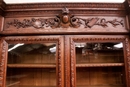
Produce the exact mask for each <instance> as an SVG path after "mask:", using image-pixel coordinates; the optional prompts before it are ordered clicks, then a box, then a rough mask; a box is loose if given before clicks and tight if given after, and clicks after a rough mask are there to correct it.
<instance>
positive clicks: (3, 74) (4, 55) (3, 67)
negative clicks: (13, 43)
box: [0, 41, 7, 87]
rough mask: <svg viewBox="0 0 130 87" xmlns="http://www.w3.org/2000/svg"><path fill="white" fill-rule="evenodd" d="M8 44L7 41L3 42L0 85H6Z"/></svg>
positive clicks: (0, 58) (0, 59) (0, 86)
mask: <svg viewBox="0 0 130 87" xmlns="http://www.w3.org/2000/svg"><path fill="white" fill-rule="evenodd" d="M6 46H7V43H6V42H5V41H2V42H1V57H0V87H3V86H4V81H5V80H4V78H5V77H4V76H5V73H6V72H5V70H6V50H7V49H6Z"/></svg>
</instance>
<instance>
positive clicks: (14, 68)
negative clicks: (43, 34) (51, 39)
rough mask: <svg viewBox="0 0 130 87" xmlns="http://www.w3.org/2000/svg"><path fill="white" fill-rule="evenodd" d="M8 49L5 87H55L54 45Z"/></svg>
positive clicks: (30, 45)
mask: <svg viewBox="0 0 130 87" xmlns="http://www.w3.org/2000/svg"><path fill="white" fill-rule="evenodd" d="M8 48H9V49H8V64H7V76H6V87H56V43H44V44H24V43H19V44H9V47H8Z"/></svg>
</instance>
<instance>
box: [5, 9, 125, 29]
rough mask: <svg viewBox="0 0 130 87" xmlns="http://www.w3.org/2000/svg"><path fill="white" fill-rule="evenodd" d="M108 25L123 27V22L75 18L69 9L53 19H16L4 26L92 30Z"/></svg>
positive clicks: (63, 10)
mask: <svg viewBox="0 0 130 87" xmlns="http://www.w3.org/2000/svg"><path fill="white" fill-rule="evenodd" d="M109 24H111V25H112V26H113V27H116V26H118V25H121V26H122V27H124V22H123V20H118V19H113V20H109V21H108V20H106V19H105V18H87V19H84V18H79V17H75V16H74V15H72V14H70V12H69V9H67V8H63V9H62V13H61V14H59V15H57V16H56V17H55V18H48V19H43V18H38V19H35V18H32V19H24V20H22V21H20V20H18V19H14V20H13V21H9V22H7V24H6V27H7V28H10V26H13V27H16V28H17V29H19V28H28V27H33V28H35V29H44V28H48V27H51V28H52V29H55V28H60V27H62V28H68V27H73V28H78V27H80V26H81V25H83V26H84V28H92V27H93V26H94V25H98V26H102V27H104V28H105V27H108V26H109Z"/></svg>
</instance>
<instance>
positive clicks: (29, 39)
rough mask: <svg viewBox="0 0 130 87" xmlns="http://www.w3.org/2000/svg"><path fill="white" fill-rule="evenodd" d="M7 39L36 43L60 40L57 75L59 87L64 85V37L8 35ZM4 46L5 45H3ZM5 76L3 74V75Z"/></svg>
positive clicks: (8, 40) (12, 41) (10, 41)
mask: <svg viewBox="0 0 130 87" xmlns="http://www.w3.org/2000/svg"><path fill="white" fill-rule="evenodd" d="M5 40H6V41H7V42H9V43H14V42H15V43H20V42H22V43H24V42H25V43H26V42H27V43H32V42H33V43H35V42H37V43H38V42H39V43H43V42H58V43H57V47H58V52H57V64H56V65H57V73H58V74H57V75H58V77H57V80H58V81H57V87H63V83H62V82H63V81H62V80H63V71H62V68H63V66H62V63H63V58H62V57H63V56H62V55H63V52H62V49H61V48H62V38H61V37H59V36H50V37H49V36H44V37H26V38H25V37H17V38H15V37H7V38H5ZM3 48H4V47H3ZM3 51H5V50H3ZM3 55H5V54H4V53H3ZM2 58H3V59H4V58H5V57H4V56H3V57H2ZM2 76H3V75H2Z"/></svg>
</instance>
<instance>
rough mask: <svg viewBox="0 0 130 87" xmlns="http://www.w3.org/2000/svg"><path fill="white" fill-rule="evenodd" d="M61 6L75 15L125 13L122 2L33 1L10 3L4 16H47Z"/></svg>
mask: <svg viewBox="0 0 130 87" xmlns="http://www.w3.org/2000/svg"><path fill="white" fill-rule="evenodd" d="M63 7H67V8H69V10H70V11H71V13H72V14H75V15H94V14H95V15H98V14H100V15H108V14H109V15H125V7H124V4H123V3H120V4H119V3H35V4H10V5H7V6H6V10H5V16H6V17H12V16H22V17H23V16H48V14H49V15H55V14H59V13H60V11H61V9H62V8H63Z"/></svg>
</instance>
